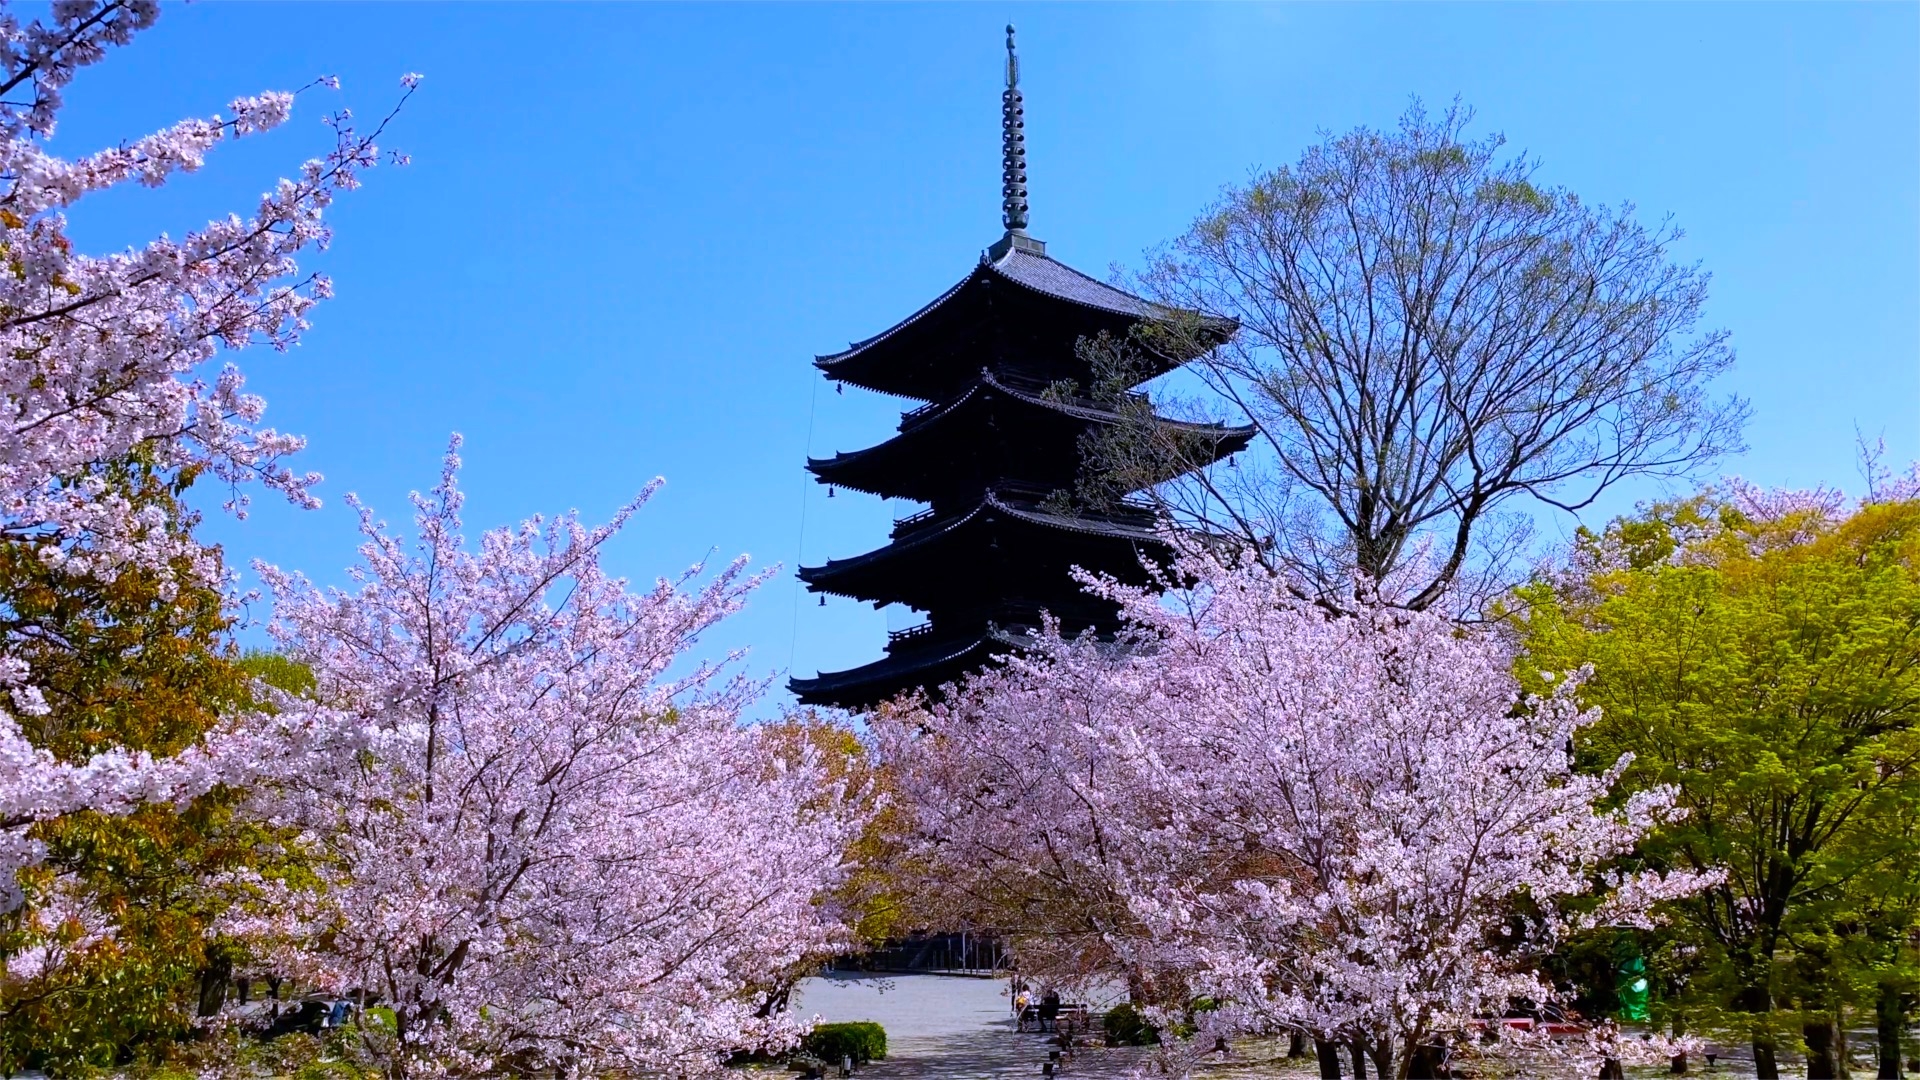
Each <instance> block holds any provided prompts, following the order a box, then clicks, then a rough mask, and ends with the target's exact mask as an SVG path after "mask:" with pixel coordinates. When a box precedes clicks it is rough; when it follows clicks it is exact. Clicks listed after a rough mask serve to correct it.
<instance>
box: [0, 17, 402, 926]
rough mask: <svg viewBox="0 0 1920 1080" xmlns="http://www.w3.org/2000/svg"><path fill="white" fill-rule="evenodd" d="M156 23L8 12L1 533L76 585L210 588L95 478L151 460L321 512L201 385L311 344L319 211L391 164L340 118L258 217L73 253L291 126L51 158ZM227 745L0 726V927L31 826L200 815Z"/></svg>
mask: <svg viewBox="0 0 1920 1080" xmlns="http://www.w3.org/2000/svg"><path fill="white" fill-rule="evenodd" d="M158 14H159V4H158V3H156V2H154V0H60V2H57V3H55V4H53V5H52V10H51V14H50V16H49V17H48V18H46V19H44V20H43V19H34V20H30V21H22V20H21V19H20V18H19V17H18V16H16V15H15V14H14V13H13V12H12V10H11V9H10V8H8V7H6V6H4V5H0V247H4V249H5V251H6V253H7V258H6V260H5V263H4V265H3V266H0V397H3V398H4V402H5V407H4V410H0V413H3V415H0V530H4V532H5V534H6V535H7V537H9V538H10V539H12V540H15V541H26V542H33V543H37V544H39V545H41V552H42V557H43V558H45V559H46V560H47V561H48V562H49V563H56V564H64V565H65V567H66V568H67V569H68V570H70V571H72V572H75V573H87V574H91V575H94V576H96V577H100V578H103V579H111V578H112V577H113V576H114V575H115V574H117V573H118V572H119V570H120V568H121V567H125V566H141V567H146V568H149V569H152V570H155V571H158V572H160V573H161V574H162V575H163V576H164V575H166V574H171V573H174V572H176V570H177V568H180V567H184V568H185V570H184V572H185V573H188V574H192V575H194V576H196V577H198V578H200V579H202V580H209V579H210V578H211V577H212V575H213V567H214V566H215V561H214V560H212V559H210V558H208V557H207V556H206V553H204V552H203V551H201V549H200V548H199V546H198V545H197V544H196V543H195V542H194V541H192V540H191V539H189V538H185V537H182V536H179V535H176V534H173V533H170V532H169V531H168V530H166V529H165V528H164V527H163V523H162V522H160V521H157V520H155V519H154V518H153V517H152V516H151V515H144V514H140V513H136V512H135V511H134V509H133V507H132V505H131V504H130V503H129V502H128V501H127V500H126V499H124V498H122V497H120V496H119V495H117V494H115V493H114V492H112V491H111V490H109V489H108V487H107V486H106V485H104V484H102V483H101V482H99V480H97V479H96V478H94V477H93V476H91V475H89V469H90V467H92V466H94V465H97V464H99V463H102V462H107V461H112V460H115V459H118V458H121V457H124V456H125V455H127V454H128V453H130V452H132V451H134V450H136V449H138V450H144V451H146V452H147V453H148V454H149V455H151V458H152V460H153V461H155V462H156V463H157V464H158V465H160V466H161V467H162V468H169V469H179V468H187V467H193V468H197V469H199V470H202V471H204V472H207V473H209V474H211V475H212V476H213V477H214V478H215V479H217V480H219V481H222V482H224V483H226V484H228V485H229V486H230V488H231V490H232V491H233V492H234V496H233V499H232V501H231V502H230V503H229V505H230V506H231V507H232V508H233V509H234V510H235V511H236V512H244V508H245V504H246V499H247V495H246V489H247V485H250V484H252V483H256V482H257V483H260V484H264V485H265V486H266V487H268V488H271V489H274V490H277V491H280V492H282V493H283V494H285V495H286V496H287V497H288V498H291V499H293V500H294V501H295V502H296V503H300V504H303V505H312V504H314V502H315V500H314V498H313V496H312V494H311V490H310V489H311V488H312V486H313V485H314V483H315V482H316V481H317V480H318V479H319V478H318V476H316V475H315V474H312V473H303V472H296V471H295V470H294V469H292V468H291V467H290V466H289V465H288V464H287V463H286V458H287V456H288V455H289V454H291V453H292V452H293V451H295V450H297V449H299V448H300V446H301V445H302V443H301V440H300V439H299V438H298V437H296V436H292V435H287V434H285V433H282V432H279V431H276V430H274V429H273V428H271V427H265V426H262V425H261V423H260V419H261V415H262V411H263V409H264V403H263V402H262V401H261V400H260V399H259V398H258V397H257V396H255V395H252V394H249V393H247V392H246V391H245V389H244V382H243V380H242V378H241V376H240V373H239V371H238V369H236V368H234V367H232V366H230V365H229V366H227V367H225V368H224V369H222V370H220V371H219V372H217V373H212V374H208V373H207V372H206V371H205V370H204V369H205V367H206V365H207V364H208V362H209V361H211V360H212V359H213V358H214V356H215V355H216V353H219V352H221V351H222V350H226V351H231V350H234V349H238V348H242V347H245V346H248V345H254V344H265V345H269V346H271V347H273V348H276V349H283V350H284V349H286V348H289V347H291V346H292V345H293V344H295V343H296V342H297V341H298V340H299V337H300V333H301V331H303V330H304V329H305V328H306V317H307V313H308V311H309V309H310V308H311V307H312V305H313V304H314V303H315V302H316V301H317V300H319V299H321V298H322V297H324V296H325V295H326V294H327V287H326V282H325V280H324V279H323V278H320V277H319V276H317V275H310V276H307V277H305V278H302V277H301V276H300V271H299V268H298V266H297V264H296V262H295V257H296V256H297V255H299V254H301V253H302V252H305V251H309V250H312V249H317V248H324V247H325V246H326V244H327V242H328V240H329V239H330V234H329V232H328V229H327V227H326V225H325V224H324V223H323V221H322V214H323V213H324V211H325V210H326V208H327V207H328V206H329V205H330V204H331V203H332V201H333V198H334V195H335V193H337V192H339V191H343V190H347V189H350V188H352V187H354V186H356V185H357V184H358V182H359V180H358V177H359V174H360V172H361V171H362V170H363V169H365V168H367V167H369V166H371V165H373V164H374V163H375V161H376V160H377V157H378V154H379V151H378V148H377V147H376V145H375V141H374V140H375V138H376V137H377V136H378V135H379V134H380V128H381V127H384V125H385V121H382V123H381V125H378V126H376V129H375V130H374V131H373V132H371V133H360V132H356V131H355V130H354V129H353V128H352V127H351V126H349V125H347V124H346V123H344V122H338V121H337V122H335V123H334V130H333V134H334V142H333V146H332V148H331V149H330V150H329V151H328V152H327V153H326V154H325V155H324V156H322V157H320V158H317V159H314V160H312V161H308V162H306V163H305V164H304V165H302V166H301V167H300V168H299V170H298V172H297V173H296V177H295V178H294V179H289V180H282V181H280V182H279V183H278V184H277V185H275V186H274V188H273V189H272V190H271V191H269V192H267V193H266V194H265V195H263V196H261V198H260V201H259V203H258V204H257V205H256V206H255V207H254V208H253V210H252V211H251V212H249V213H247V214H245V215H240V214H234V215H230V216H228V217H225V218H222V219H219V220H216V221H212V222H209V223H208V224H207V225H206V226H205V227H204V228H201V229H198V230H195V231H192V232H189V233H187V234H186V235H184V236H182V237H180V238H178V239H175V238H171V237H167V236H161V237H159V238H157V239H154V240H152V241H149V242H147V243H146V244H144V245H141V246H138V247H134V248H130V249H128V250H125V251H121V252H116V253H110V254H104V255H86V254H82V253H79V252H76V251H74V250H73V245H72V243H71V242H70V241H69V240H68V238H67V235H66V232H67V219H66V214H67V212H68V211H69V210H71V209H72V208H73V207H74V206H75V205H76V204H78V203H79V202H81V201H82V200H83V199H84V198H85V197H86V196H88V195H91V194H93V193H95V192H98V191H102V190H104V189H107V188H110V187H115V186H121V185H125V184H129V183H135V184H141V185H145V186H149V187H153V186H158V185H160V184H163V183H165V182H166V181H167V180H168V179H169V178H171V177H172V176H173V175H175V174H177V173H181V172H191V171H193V170H195V169H198V168H199V167H200V166H201V165H202V164H203V163H204V161H205V160H206V156H207V154H208V152H209V151H211V150H212V149H213V148H214V147H215V146H216V145H218V144H219V143H221V142H223V141H226V140H229V139H234V138H239V137H241V136H250V135H254V134H258V133H260V132H264V131H268V130H270V129H272V128H275V127H277V126H279V125H281V124H282V123H284V122H285V121H286V119H287V117H288V115H289V112H290V110H291V108H292V105H293V100H294V95H293V94H289V93H283V92H268V93H263V94H258V95H254V96H249V97H240V98H236V99H234V100H233V101H232V102H231V104H230V105H229V107H228V111H229V113H230V115H227V116H221V115H214V116H210V117H205V118H200V119H190V120H184V121H182V122H180V123H178V124H175V125H173V126H172V127H169V128H166V129H165V130H162V131H159V132H156V133H154V134H151V135H146V136H143V137H140V138H136V139H133V140H131V141H129V142H126V143H123V144H122V145H119V146H115V147H110V148H108V149H105V150H101V151H98V152H96V153H93V154H89V155H86V156H84V157H80V158H77V159H73V160H67V159H64V158H60V157H57V156H55V155H53V154H51V153H49V152H48V150H47V149H46V146H45V141H46V140H47V138H48V137H50V136H51V135H52V134H53V131H54V128H55V125H56V121H57V118H58V114H59V111H60V108H61V103H62V93H63V91H64V89H65V87H66V86H67V85H68V83H69V82H71V80H72V78H73V76H74V73H75V72H76V71H77V70H78V69H79V68H81V67H85V66H87V65H89V64H92V63H95V62H97V61H98V60H100V59H101V58H102V56H103V55H104V54H105V52H106V50H107V48H108V47H110V46H115V45H124V44H126V43H127V41H128V40H129V39H130V38H131V37H132V35H133V34H134V33H135V32H137V31H140V30H143V29H146V28H147V27H148V26H150V25H152V23H153V21H154V19H155V18H156V17H157V16H158ZM411 92H412V91H411V87H408V88H407V89H406V90H405V92H404V93H405V94H410V93H411ZM402 100H403V101H404V100H405V97H404V94H403V97H402ZM389 118H391V114H389ZM7 651H8V644H7V643H6V642H3V641H0V688H4V689H5V691H6V692H7V698H8V701H9V702H10V704H11V705H12V706H13V708H14V709H16V710H20V711H23V712H32V711H33V710H35V709H36V708H39V707H40V706H39V704H38V692H37V691H36V690H34V688H33V687H32V686H31V685H30V683H31V673H29V672H27V671H25V670H24V668H22V667H21V666H20V665H18V664H14V663H9V662H8V657H7ZM232 734H233V740H232V745H231V746H229V747H227V748H224V749H223V748H219V747H215V746H213V745H212V744H209V746H207V747H204V748H200V749H198V750H195V751H193V752H190V753H189V754H188V755H186V756H184V757H183V758H182V759H180V760H179V761H176V762H154V761H151V760H148V759H147V758H145V757H142V756H140V755H128V754H121V753H108V754H105V755H103V756H101V757H99V758H96V759H95V760H93V761H91V762H86V763H82V764H77V765H74V764H67V763H61V762H57V761H54V760H53V759H52V758H50V757H49V756H47V755H45V754H43V753H40V752H38V751H36V750H34V749H33V748H32V747H31V746H30V745H29V744H27V742H26V741H25V740H24V739H23V738H22V736H21V734H20V730H19V726H18V724H17V723H16V722H15V719H14V717H13V716H12V715H9V714H7V713H6V712H4V711H0V910H4V909H10V908H11V907H12V906H13V905H15V904H17V903H18V902H19V893H18V890H17V888H16V887H15V885H14V875H13V872H14V870H15V869H16V868H17V867H18V866H19V865H21V864H22V863H23V862H24V861H31V860H32V859H34V858H37V857H38V849H37V847H36V846H35V845H34V844H33V842H32V841H30V840H29V839H27V837H26V836H25V834H24V829H25V827H27V826H29V825H31V824H32V823H33V822H34V821H36V820H40V819H43V818H45V817H49V816H54V815H58V814H62V813H66V812H69V811H71V810H75V809H79V808H82V807H93V808H95V809H103V810H104V809H112V808H125V807H127V806H130V805H132V804H133V803H134V802H136V801H139V800H143V799H155V798H158V799H176V798H188V797H191V796H192V795H194V794H197V793H199V792H203V791H205V790H207V788H208V787H209V786H211V785H212V784H213V783H216V782H218V781H219V779H220V778H221V777H222V775H223V773H222V770H223V769H233V770H238V771H236V772H232V773H229V774H225V775H226V776H227V778H228V779H235V778H238V777H240V776H243V775H249V773H248V770H250V769H251V768H252V764H253V763H252V762H250V761H249V759H248V755H249V754H250V753H252V752H253V750H252V747H253V746H254V744H253V743H252V742H251V739H252V735H251V734H250V733H249V734H246V735H244V737H243V736H242V734H241V733H232Z"/></svg>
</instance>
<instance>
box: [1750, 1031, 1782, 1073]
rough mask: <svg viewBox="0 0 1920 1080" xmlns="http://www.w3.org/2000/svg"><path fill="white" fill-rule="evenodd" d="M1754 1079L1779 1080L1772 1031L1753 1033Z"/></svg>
mask: <svg viewBox="0 0 1920 1080" xmlns="http://www.w3.org/2000/svg"><path fill="white" fill-rule="evenodd" d="M1753 1076H1754V1080H1780V1059H1779V1058H1778V1057H1777V1056H1776V1055H1775V1053H1774V1047H1773V1032H1771V1031H1755V1032H1754V1033H1753Z"/></svg>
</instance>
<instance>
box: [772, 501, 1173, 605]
mask: <svg viewBox="0 0 1920 1080" xmlns="http://www.w3.org/2000/svg"><path fill="white" fill-rule="evenodd" d="M988 512H994V513H1000V514H1005V515H1006V516H1007V517H1010V518H1012V519H1014V520H1015V521H1022V522H1025V523H1027V524H1029V525H1037V526H1039V527H1041V528H1048V529H1059V530H1062V531H1064V532H1074V533H1080V534H1082V535H1085V536H1104V537H1112V538H1114V539H1120V540H1135V541H1148V542H1153V543H1160V542H1162V541H1161V537H1160V534H1159V532H1158V531H1157V530H1155V529H1150V528H1143V527H1141V526H1139V525H1131V524H1128V523H1126V522H1124V521H1116V520H1112V519H1109V518H1102V517H1099V516H1095V515H1075V514H1054V513H1050V512H1048V511H1045V510H1040V509H1038V508H1035V507H1023V506H1018V505H1016V504H1013V503H1010V502H1008V501H1006V500H1005V499H1002V498H1001V497H1000V496H999V494H998V493H996V492H994V491H992V490H988V491H987V492H986V493H985V494H984V495H983V496H982V497H981V499H980V501H979V502H977V503H975V504H974V505H973V507H972V508H971V509H969V510H968V511H967V512H966V513H964V514H955V515H954V516H952V517H950V518H947V519H945V520H943V521H936V522H931V523H929V524H928V525H926V526H925V527H923V528H919V529H915V530H913V531H912V532H910V533H908V534H906V535H905V536H901V537H899V538H897V539H895V540H893V541H891V542H889V543H887V544H885V545H883V546H881V547H877V548H874V549H873V550H872V551H868V552H864V553H862V554H859V555H853V556H849V557H847V558H845V559H828V560H827V561H826V562H824V563H822V564H821V565H819V566H803V567H801V568H800V570H799V575H798V576H799V578H800V580H801V581H804V582H806V583H807V584H808V585H820V584H821V583H822V582H823V581H825V580H826V579H828V578H832V577H836V576H838V575H840V574H843V573H847V572H850V571H853V570H857V569H859V568H861V567H865V566H871V565H873V564H875V563H880V562H885V561H886V560H889V559H893V558H897V557H899V556H900V555H902V554H904V553H906V552H908V551H912V550H913V549H915V548H920V547H925V546H926V545H928V544H931V543H933V542H934V541H936V540H939V539H940V538H941V537H944V536H948V535H950V534H952V533H954V532H957V531H959V530H960V529H962V528H964V527H965V526H966V525H968V524H969V523H971V522H972V521H974V520H975V519H977V518H979V517H980V516H981V515H982V514H985V513H988ZM826 591H828V592H832V591H834V590H832V589H827V590H826Z"/></svg>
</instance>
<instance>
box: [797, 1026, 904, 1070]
mask: <svg viewBox="0 0 1920 1080" xmlns="http://www.w3.org/2000/svg"><path fill="white" fill-rule="evenodd" d="M800 1045H801V1047H802V1048H803V1049H805V1050H806V1052H807V1053H809V1054H812V1055H813V1056H815V1057H817V1058H819V1059H820V1060H822V1061H825V1062H826V1063H827V1066H828V1067H829V1068H835V1069H837V1068H839V1067H840V1059H841V1058H843V1057H850V1058H852V1059H853V1063H854V1064H855V1065H865V1064H866V1063H867V1062H869V1061H880V1060H882V1059H883V1058H885V1057H886V1056H887V1029H886V1028H883V1027H881V1026H880V1025H879V1024H876V1023H874V1022H873V1021H871V1020H855V1021H852V1022H850V1023H844V1024H821V1025H820V1026H819V1027H816V1028H814V1029H813V1030H812V1031H810V1032H808V1033H807V1037H806V1039H805V1040H804V1041H802V1042H801V1044H800Z"/></svg>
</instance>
